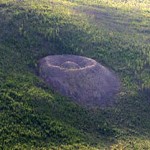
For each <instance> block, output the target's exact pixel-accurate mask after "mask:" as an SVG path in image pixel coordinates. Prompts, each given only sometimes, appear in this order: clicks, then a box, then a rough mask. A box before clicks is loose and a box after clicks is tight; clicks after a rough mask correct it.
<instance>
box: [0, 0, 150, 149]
mask: <svg viewBox="0 0 150 150" xmlns="http://www.w3.org/2000/svg"><path fill="white" fill-rule="evenodd" d="M135 4H136V6H135ZM149 5H150V4H149V1H148V0H147V1H146V0H145V1H142V2H140V1H138V0H132V2H131V1H121V0H120V1H119V0H116V1H115V0H110V1H105V0H93V1H92V0H84V1H83V0H82V1H81V0H50V1H48V0H43V1H42V0H38V1H36V0H26V1H23V0H22V1H21V0H20V1H19V0H18V1H14V0H0V149H4V150H5V149H6V150H7V149H36V150H37V149H54V150H55V149H83V150H84V149H90V150H92V149H93V150H94V149H105V148H106V149H112V150H113V149H120V150H121V149H127V150H128V149H132V150H133V149H134V150H141V149H147V150H148V149H150V111H149V107H150V39H149V34H150V9H149V7H148V6H149ZM51 54H78V55H83V56H87V57H91V58H94V59H95V60H97V61H98V62H100V63H102V64H104V65H105V66H107V67H109V68H111V69H112V70H114V71H115V72H116V73H117V74H118V76H119V77H120V79H121V81H122V89H121V92H120V93H119V95H118V96H117V98H116V99H117V102H116V104H115V106H114V107H110V108H102V109H92V110H88V109H86V108H83V107H81V106H78V105H77V104H74V103H73V102H72V101H71V100H69V99H67V98H65V97H62V96H61V95H59V94H58V93H55V92H54V91H53V90H51V88H50V87H47V86H46V85H45V83H43V81H42V80H41V79H39V77H38V60H39V59H40V58H42V57H44V56H47V55H51Z"/></svg>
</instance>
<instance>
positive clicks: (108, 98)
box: [39, 55, 120, 107]
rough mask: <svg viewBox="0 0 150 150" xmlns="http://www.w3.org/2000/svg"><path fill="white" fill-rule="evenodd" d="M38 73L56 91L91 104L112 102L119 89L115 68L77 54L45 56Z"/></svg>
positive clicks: (82, 102)
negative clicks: (111, 68) (109, 68)
mask: <svg viewBox="0 0 150 150" xmlns="http://www.w3.org/2000/svg"><path fill="white" fill-rule="evenodd" d="M39 75H40V77H41V78H43V80H44V81H45V82H46V83H47V84H48V85H49V86H50V87H52V88H53V89H54V90H55V91H57V92H59V93H60V94H62V95H64V96H67V97H69V98H71V99H72V100H74V101H75V102H77V103H78V104H81V105H84V106H89V107H93V106H100V107H101V106H108V105H111V104H113V102H114V96H115V94H116V93H117V92H118V91H119V88H120V81H119V79H118V78H117V76H116V75H115V74H114V73H113V72H112V71H109V70H108V69H107V68H106V67H104V66H102V65H101V64H99V63H98V62H96V61H95V60H93V59H90V58H87V57H82V56H76V55H51V56H47V57H44V58H42V59H41V60H40V61H39Z"/></svg>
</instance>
